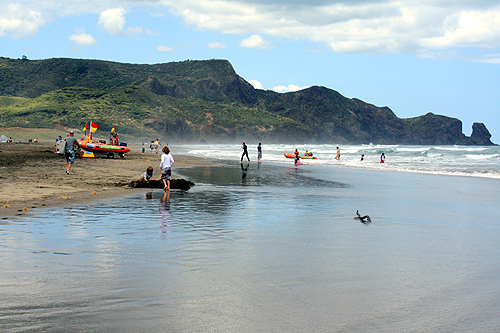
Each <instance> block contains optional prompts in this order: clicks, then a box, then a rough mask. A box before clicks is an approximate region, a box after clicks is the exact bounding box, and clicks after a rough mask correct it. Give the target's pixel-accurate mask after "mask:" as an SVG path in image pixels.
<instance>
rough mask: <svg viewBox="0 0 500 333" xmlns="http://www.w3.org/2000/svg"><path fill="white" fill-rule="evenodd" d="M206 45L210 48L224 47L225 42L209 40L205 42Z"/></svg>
mask: <svg viewBox="0 0 500 333" xmlns="http://www.w3.org/2000/svg"><path fill="white" fill-rule="evenodd" d="M207 47H208V48H209V49H212V50H217V49H225V48H226V44H224V43H219V42H211V43H208V44H207Z"/></svg>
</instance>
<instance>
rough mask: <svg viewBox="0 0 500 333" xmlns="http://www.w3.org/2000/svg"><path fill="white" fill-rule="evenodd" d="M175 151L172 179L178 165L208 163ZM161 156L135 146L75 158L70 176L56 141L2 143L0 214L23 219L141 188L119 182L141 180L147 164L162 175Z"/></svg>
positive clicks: (157, 177) (156, 173)
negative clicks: (42, 210)
mask: <svg viewBox="0 0 500 333" xmlns="http://www.w3.org/2000/svg"><path fill="white" fill-rule="evenodd" d="M148 148H149V147H148ZM172 153H173V155H174V158H175V166H174V168H173V171H174V177H175V169H176V168H184V167H187V166H193V165H207V164H210V162H209V161H208V160H206V159H202V158H197V157H189V156H176V155H175V151H173V152H172ZM160 154H161V153H160ZM160 154H155V153H151V152H150V149H147V150H146V152H145V153H142V152H141V151H140V150H139V148H137V149H135V150H132V151H131V152H130V153H128V154H126V155H125V158H123V159H122V158H118V157H116V158H114V159H108V158H106V157H105V156H98V157H96V158H77V159H76V160H75V163H74V164H73V167H72V169H71V173H70V175H67V174H66V173H65V171H66V160H65V158H64V156H60V155H57V154H56V153H55V145H54V144H53V143H48V142H44V143H10V144H0V188H1V191H0V217H1V218H7V217H10V218H11V217H15V216H18V217H19V216H23V215H26V214H30V213H32V212H33V211H34V210H36V209H37V208H41V207H54V206H63V205H74V204H78V203H82V202H87V201H98V200H101V199H104V198H112V197H122V196H124V195H127V194H130V193H132V192H134V191H143V190H140V189H131V188H127V187H126V186H118V185H117V184H122V183H128V182H131V181H132V180H137V179H139V177H140V175H141V174H142V173H143V172H145V171H146V168H147V167H148V166H149V165H151V166H153V167H154V168H155V179H159V176H160V171H159V168H158V165H159V164H160Z"/></svg>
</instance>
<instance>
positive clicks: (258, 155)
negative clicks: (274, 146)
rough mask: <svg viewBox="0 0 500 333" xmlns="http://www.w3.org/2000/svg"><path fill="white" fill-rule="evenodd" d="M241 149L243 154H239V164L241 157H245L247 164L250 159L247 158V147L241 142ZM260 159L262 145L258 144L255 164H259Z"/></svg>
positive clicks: (241, 161) (241, 160)
mask: <svg viewBox="0 0 500 333" xmlns="http://www.w3.org/2000/svg"><path fill="white" fill-rule="evenodd" d="M241 149H243V154H241V159H240V163H243V157H245V156H246V157H247V160H248V162H250V157H248V147H247V145H246V144H245V142H243V143H242V144H241ZM261 158H262V144H261V143H260V142H259V145H258V146H257V162H258V163H260V159H261Z"/></svg>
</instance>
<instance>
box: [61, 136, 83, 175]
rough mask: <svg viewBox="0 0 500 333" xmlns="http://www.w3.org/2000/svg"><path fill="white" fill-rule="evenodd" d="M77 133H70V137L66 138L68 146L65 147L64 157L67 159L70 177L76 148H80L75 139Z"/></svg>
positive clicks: (67, 170) (67, 171)
mask: <svg viewBox="0 0 500 333" xmlns="http://www.w3.org/2000/svg"><path fill="white" fill-rule="evenodd" d="M74 135H75V132H73V131H70V132H69V136H68V137H67V138H66V144H65V145H64V156H65V157H66V174H68V175H69V171H70V170H71V166H72V165H73V162H75V146H77V147H78V148H80V144H79V143H78V141H77V140H76V139H75V137H74Z"/></svg>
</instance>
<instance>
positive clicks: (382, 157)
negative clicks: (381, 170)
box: [380, 153, 385, 163]
mask: <svg viewBox="0 0 500 333" xmlns="http://www.w3.org/2000/svg"><path fill="white" fill-rule="evenodd" d="M380 163H385V153H382V155H380Z"/></svg>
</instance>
